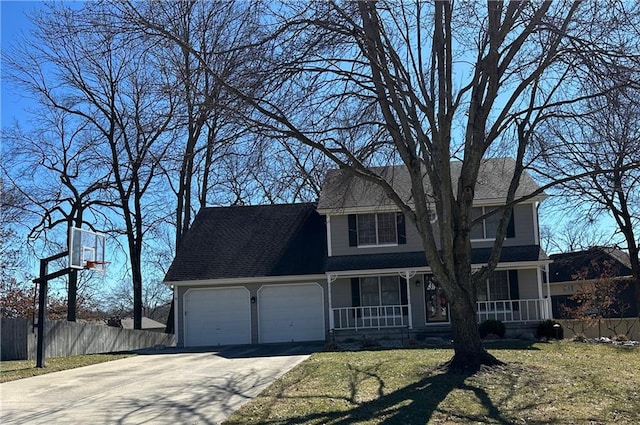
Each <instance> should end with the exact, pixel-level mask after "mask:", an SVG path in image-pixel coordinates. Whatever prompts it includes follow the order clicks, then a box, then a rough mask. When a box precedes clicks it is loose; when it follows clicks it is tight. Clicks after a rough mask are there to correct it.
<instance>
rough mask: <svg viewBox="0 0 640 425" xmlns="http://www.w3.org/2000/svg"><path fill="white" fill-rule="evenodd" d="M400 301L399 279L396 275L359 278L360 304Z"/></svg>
mask: <svg viewBox="0 0 640 425" xmlns="http://www.w3.org/2000/svg"><path fill="white" fill-rule="evenodd" d="M400 302H401V288H400V279H399V278H398V277H396V276H380V277H376V276H374V277H363V278H360V305H362V306H383V305H399V304H400Z"/></svg>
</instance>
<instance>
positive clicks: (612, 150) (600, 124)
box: [545, 86, 640, 305]
mask: <svg viewBox="0 0 640 425" xmlns="http://www.w3.org/2000/svg"><path fill="white" fill-rule="evenodd" d="M584 89H585V91H586V90H589V88H588V87H585V88H584ZM638 93H639V91H638V90H637V88H634V87H633V86H630V87H625V88H624V89H617V90H612V91H610V92H609V93H608V94H607V96H605V97H602V98H597V99H592V100H591V101H590V102H589V108H590V109H589V110H588V111H587V112H588V113H583V114H580V115H578V114H574V115H573V116H572V117H570V118H569V119H566V118H565V119H564V120H562V121H558V120H553V121H552V122H551V123H550V124H551V125H550V134H551V135H552V137H554V138H555V139H557V140H559V141H560V143H557V145H556V146H558V149H553V148H547V149H545V150H546V152H545V153H546V155H545V162H546V164H547V166H548V167H549V168H551V171H549V172H553V173H554V174H556V175H560V176H566V175H570V174H572V173H573V174H575V173H583V172H584V171H586V170H594V169H595V170H607V169H608V170H612V171H611V172H607V173H600V174H594V175H587V176H585V177H584V178H581V179H578V180H571V181H568V182H566V183H565V184H563V185H562V186H561V188H560V192H561V194H562V195H563V196H564V197H566V199H568V200H569V201H570V203H571V204H575V205H582V206H583V209H584V220H585V221H586V222H589V221H593V220H596V219H598V218H602V217H611V218H613V219H614V221H615V223H616V226H617V228H618V231H619V232H620V234H621V235H622V237H623V240H624V242H625V245H626V246H625V248H626V249H627V251H628V253H629V260H630V262H631V270H632V274H633V280H634V287H635V289H634V290H635V299H636V304H637V305H640V258H639V253H640V232H639V231H638V229H640V168H637V167H634V168H625V167H623V165H624V164H629V163H640V129H639V128H638V120H639V119H640V102H638V100H637V99H638ZM545 147H546V146H545Z"/></svg>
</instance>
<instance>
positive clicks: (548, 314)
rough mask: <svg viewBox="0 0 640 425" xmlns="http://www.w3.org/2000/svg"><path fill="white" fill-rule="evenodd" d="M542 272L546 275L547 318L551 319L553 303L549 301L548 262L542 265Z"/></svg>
mask: <svg viewBox="0 0 640 425" xmlns="http://www.w3.org/2000/svg"><path fill="white" fill-rule="evenodd" d="M544 273H545V275H546V276H547V309H548V311H547V319H553V304H552V303H551V284H550V283H549V281H550V280H551V279H550V276H549V263H547V264H545V265H544Z"/></svg>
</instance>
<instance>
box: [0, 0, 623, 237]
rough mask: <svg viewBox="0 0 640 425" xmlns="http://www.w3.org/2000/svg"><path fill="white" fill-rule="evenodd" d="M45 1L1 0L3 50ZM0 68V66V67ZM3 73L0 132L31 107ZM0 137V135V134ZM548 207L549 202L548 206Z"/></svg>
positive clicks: (547, 216) (546, 215) (547, 217)
mask: <svg viewBox="0 0 640 425" xmlns="http://www.w3.org/2000/svg"><path fill="white" fill-rule="evenodd" d="M44 5H45V3H44V1H7V0H0V24H1V25H0V28H1V34H0V41H1V48H2V51H3V52H4V51H7V50H10V48H11V46H13V45H15V43H17V42H19V40H20V38H21V37H22V36H23V35H25V36H28V35H29V31H31V30H32V28H33V27H32V25H31V23H30V22H29V19H28V18H27V14H28V13H30V12H33V11H34V10H37V9H39V8H42V7H44ZM0 66H1V65H0ZM0 72H1V73H2V79H1V85H0V112H1V115H2V120H1V127H0V128H1V129H6V128H8V127H10V126H11V125H12V124H13V122H14V121H15V120H18V121H20V122H22V123H23V124H25V125H26V122H25V119H26V115H27V114H26V113H25V112H26V111H27V110H28V109H29V108H30V105H31V102H30V101H29V99H28V98H26V97H25V96H24V95H23V94H21V93H20V91H19V90H16V89H15V87H12V85H10V84H7V81H5V78H4V70H3V68H1V67H0ZM0 134H1V133H0ZM547 204H548V203H547ZM563 218H564V217H562V215H560V217H558V215H557V214H551V213H550V211H544V212H543V214H542V215H541V221H542V223H543V224H551V225H552V226H553V227H556V226H558V225H559V223H560V222H562V221H563ZM602 225H603V226H605V227H607V228H611V229H613V228H615V226H614V223H613V222H612V221H611V220H610V219H609V220H603V223H602Z"/></svg>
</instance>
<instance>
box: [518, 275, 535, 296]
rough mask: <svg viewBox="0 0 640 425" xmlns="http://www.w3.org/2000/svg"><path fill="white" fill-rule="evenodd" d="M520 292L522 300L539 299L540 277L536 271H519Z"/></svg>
mask: <svg viewBox="0 0 640 425" xmlns="http://www.w3.org/2000/svg"><path fill="white" fill-rule="evenodd" d="M518 290H519V292H520V299H521V300H533V299H538V298H540V296H538V275H537V273H536V270H535V269H522V270H518Z"/></svg>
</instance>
